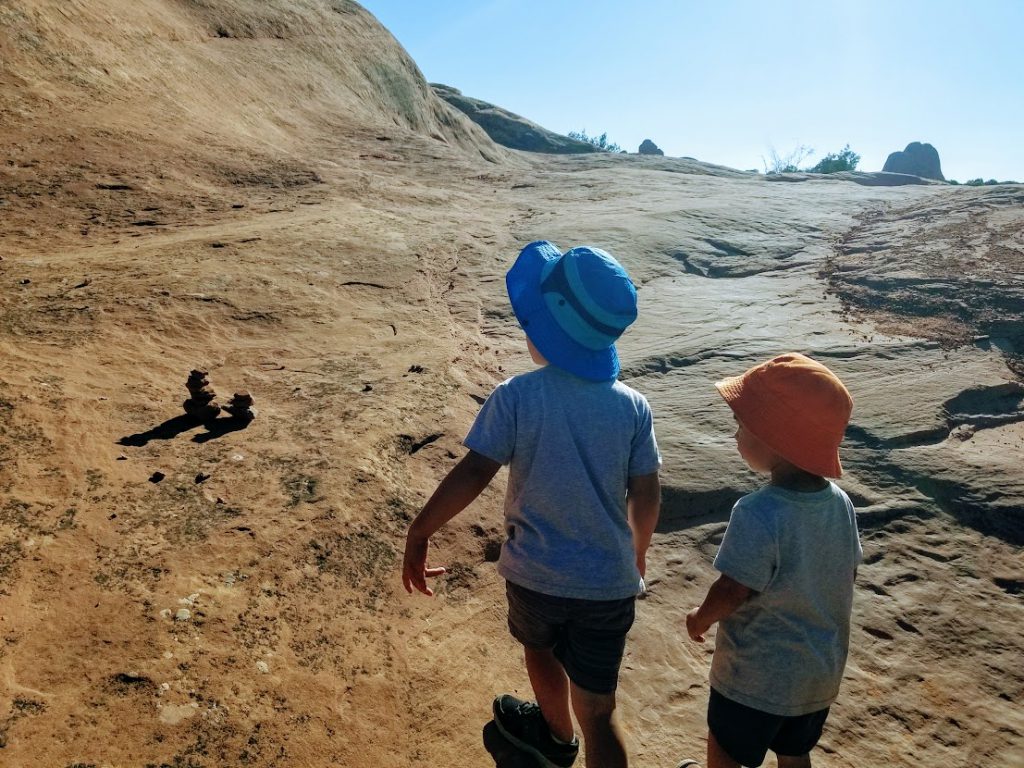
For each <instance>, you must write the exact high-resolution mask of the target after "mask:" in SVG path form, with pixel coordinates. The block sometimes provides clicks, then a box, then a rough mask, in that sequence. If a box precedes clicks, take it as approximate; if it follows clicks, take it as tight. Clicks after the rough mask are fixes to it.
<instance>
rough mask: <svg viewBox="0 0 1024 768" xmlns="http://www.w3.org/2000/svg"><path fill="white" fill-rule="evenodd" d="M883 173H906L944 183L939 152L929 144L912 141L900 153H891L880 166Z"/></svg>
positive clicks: (944, 178)
mask: <svg viewBox="0 0 1024 768" xmlns="http://www.w3.org/2000/svg"><path fill="white" fill-rule="evenodd" d="M882 172H883V173H907V174H910V175H911V176H920V177H921V178H922V179H936V180H937V181H945V180H946V177H945V176H943V175H942V166H941V163H940V162H939V152H938V150H936V149H935V147H933V146H932V145H931V144H922V143H921V142H919V141H912V142H910V143H909V144H907V148H906V149H904V150H903V151H902V152H893V153H892V154H890V155H889V157H888V158H887V159H886V161H885V165H884V166H882Z"/></svg>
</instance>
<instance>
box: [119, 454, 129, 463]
mask: <svg viewBox="0 0 1024 768" xmlns="http://www.w3.org/2000/svg"><path fill="white" fill-rule="evenodd" d="M117 460H118V461H128V457H127V456H125V455H124V454H123V453H119V454H118V455H117Z"/></svg>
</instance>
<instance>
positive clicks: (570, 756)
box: [493, 693, 580, 768]
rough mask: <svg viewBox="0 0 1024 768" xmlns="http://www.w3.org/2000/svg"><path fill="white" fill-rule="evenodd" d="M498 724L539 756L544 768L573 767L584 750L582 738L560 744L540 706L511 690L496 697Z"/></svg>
mask: <svg viewBox="0 0 1024 768" xmlns="http://www.w3.org/2000/svg"><path fill="white" fill-rule="evenodd" d="M493 709H494V724H495V725H496V726H498V730H499V731H501V735H502V736H504V737H505V738H506V739H508V740H509V741H510V742H512V743H513V744H515V745H516V746H517V747H518V748H519V749H521V750H523V751H524V752H529V753H530V754H531V755H533V756H534V757H536V758H537V759H538V760H539V761H540V764H541V765H542V766H544V768H569V766H571V765H572V764H573V763H574V762H575V761H576V756H577V755H578V754H579V752H580V742H579V739H576V738H573V740H572V744H559V743H558V742H557V741H555V740H554V738H553V737H552V736H551V731H550V729H549V728H548V724H547V723H546V722H545V721H544V715H542V714H541V711H540V707H539V706H537V704H536V703H535V702H532V701H523V700H521V699H517V698H516V697H515V696H510V695H509V694H507V693H506V694H502V695H501V696H499V697H498V698H496V699H495V700H494V706H493Z"/></svg>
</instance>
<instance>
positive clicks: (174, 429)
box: [117, 413, 203, 448]
mask: <svg viewBox="0 0 1024 768" xmlns="http://www.w3.org/2000/svg"><path fill="white" fill-rule="evenodd" d="M202 423H203V422H202V420H201V419H197V418H195V417H194V416H190V415H189V414H187V413H183V414H181V415H180V416H175V417H174V418H172V419H168V420H167V421H165V422H164V423H163V424H157V425H156V426H155V427H153V428H151V429H148V430H146V431H145V432H138V433H136V434H134V435H125V436H124V437H122V438H121V439H120V440H118V441H117V443H118V445H130V446H132V447H134V448H141V447H142V446H144V445H146V444H147V443H148V442H150V441H151V440H170V439H171V438H173V437H177V436H178V435H180V434H181V433H182V432H188V431H189V430H190V429H195V428H196V427H198V426H201V425H202Z"/></svg>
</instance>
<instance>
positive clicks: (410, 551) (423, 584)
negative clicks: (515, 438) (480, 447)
mask: <svg viewBox="0 0 1024 768" xmlns="http://www.w3.org/2000/svg"><path fill="white" fill-rule="evenodd" d="M500 468H501V464H499V463H498V462H496V461H494V460H493V459H489V458H487V457H486V456H484V455H482V454H479V453H477V452H476V451H470V452H469V453H467V454H466V455H465V456H464V457H463V458H462V461H460V462H459V463H458V464H456V465H455V466H454V467H453V468H452V471H451V472H449V473H448V474H447V475H446V476H445V478H444V479H443V480H442V481H441V482H440V484H439V485H438V486H437V490H436V491H434V494H433V496H431V497H430V500H429V501H428V502H427V503H426V504H425V505H424V507H423V509H421V510H420V513H419V514H418V515H416V519H415V520H413V521H412V525H410V526H409V533H408V534H407V535H406V537H405V559H404V561H403V563H402V583H403V584H404V585H405V590H406V592H412V589H413V587H415V588H416V589H418V590H419V591H420V592H422V593H423V594H425V595H431V596H432V595H433V594H434V590H432V589H431V588H430V587H428V586H427V577H428V576H440V575H441V574H442V573H444V572H445V569H444V568H443V567H438V568H427V545H428V544H429V542H430V537H431V536H433V535H434V532H435V531H437V529H438V528H440V527H441V526H442V525H444V524H445V523H447V522H448V521H449V520H451V519H452V518H453V517H455V516H456V515H457V514H459V512H461V511H462V510H464V509H465V508H466V507H468V506H469V505H470V504H471V503H472V501H473V500H474V499H475V498H476V497H477V496H479V495H480V493H481V492H482V491H483V489H484V488H486V487H487V484H488V483H490V482H491V478H493V477H494V475H495V474H497V472H498V470H499V469H500Z"/></svg>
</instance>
